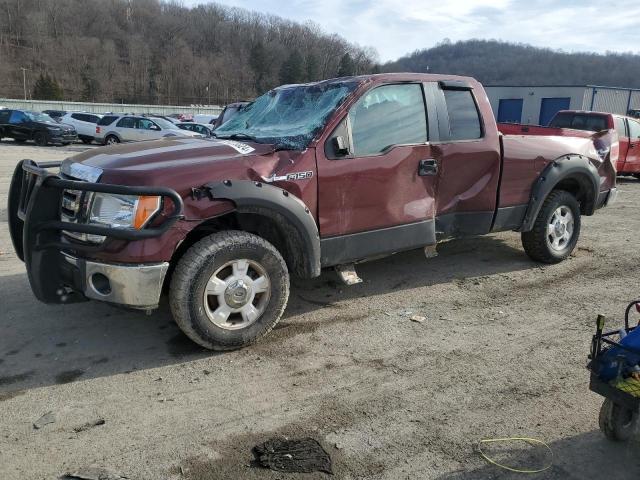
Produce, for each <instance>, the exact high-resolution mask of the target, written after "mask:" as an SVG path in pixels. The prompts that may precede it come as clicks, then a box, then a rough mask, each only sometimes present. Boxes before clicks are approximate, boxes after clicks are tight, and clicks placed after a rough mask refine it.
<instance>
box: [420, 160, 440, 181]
mask: <svg viewBox="0 0 640 480" xmlns="http://www.w3.org/2000/svg"><path fill="white" fill-rule="evenodd" d="M437 174H438V162H437V160H435V159H433V158H427V159H426V160H420V162H419V163H418V175H419V176H421V177H428V176H434V175H437Z"/></svg>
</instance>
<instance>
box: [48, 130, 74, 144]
mask: <svg viewBox="0 0 640 480" xmlns="http://www.w3.org/2000/svg"><path fill="white" fill-rule="evenodd" d="M49 141H50V142H51V143H73V142H76V141H78V134H77V133H76V132H73V133H61V134H59V135H56V134H52V133H49Z"/></svg>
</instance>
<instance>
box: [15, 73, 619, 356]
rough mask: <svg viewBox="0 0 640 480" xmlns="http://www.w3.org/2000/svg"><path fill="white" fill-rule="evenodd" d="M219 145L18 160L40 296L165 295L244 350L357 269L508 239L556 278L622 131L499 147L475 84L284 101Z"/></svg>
mask: <svg viewBox="0 0 640 480" xmlns="http://www.w3.org/2000/svg"><path fill="white" fill-rule="evenodd" d="M216 136H217V138H216V139H215V140H212V141H206V142H205V141H201V140H196V139H186V140H180V141H178V140H177V139H173V140H172V139H168V140H163V141H156V142H145V143H144V144H140V145H130V146H126V147H124V146H117V147H111V148H110V149H109V150H105V149H95V150H90V151H87V152H84V153H81V154H79V155H76V156H74V157H70V158H68V159H66V160H65V161H64V162H62V164H61V165H60V173H59V174H56V173H54V172H53V171H50V170H47V168H48V167H56V164H52V163H48V164H47V165H43V166H39V165H37V164H36V163H35V162H33V161H31V160H24V161H22V162H20V163H19V165H18V166H17V168H16V170H15V173H14V177H13V180H12V183H11V187H10V194H9V208H8V218H9V224H10V232H11V237H12V239H13V244H14V248H15V250H16V252H17V255H18V257H19V258H21V259H24V261H25V263H26V268H27V269H28V271H29V275H28V278H29V281H30V282H31V287H32V290H33V292H34V294H35V296H36V297H37V298H38V299H39V300H41V301H43V302H46V303H58V304H60V303H73V302H79V301H84V300H87V299H95V300H101V301H106V302H110V303H114V304H120V305H125V306H128V307H133V308H138V309H142V310H147V311H149V310H152V309H154V308H156V307H157V306H158V304H159V300H160V295H161V292H162V291H163V288H164V287H168V292H169V305H170V308H171V311H172V313H173V317H174V319H175V320H176V322H177V324H178V325H179V326H180V328H182V330H183V331H184V332H185V334H186V335H188V336H189V337H190V338H191V339H192V340H194V341H195V342H197V343H198V344H200V345H202V346H204V347H206V348H210V349H219V350H224V349H234V348H239V347H243V346H245V345H248V344H251V343H253V342H255V341H257V340H258V339H259V338H260V337H262V336H263V335H266V334H267V333H268V332H269V331H270V330H271V329H272V328H273V327H274V325H275V324H276V323H277V322H278V320H279V319H280V316H281V315H282V313H283V311H284V309H285V308H286V305H287V299H288V297H289V275H290V274H294V275H297V276H299V277H303V278H312V277H317V276H319V275H320V272H321V269H322V268H329V267H335V268H336V272H337V273H338V276H339V278H340V279H341V280H342V281H343V282H345V283H347V284H353V283H357V282H358V281H359V280H360V279H359V277H358V275H357V272H356V268H355V264H356V263H357V262H360V261H363V260H367V259H374V258H378V257H380V256H383V255H391V254H393V253H396V252H401V251H403V250H411V249H417V248H423V247H425V252H426V253H428V255H429V256H432V253H433V250H434V247H435V246H436V244H437V242H438V241H440V240H442V239H446V238H450V237H459V236H463V235H478V234H487V233H490V232H498V231H508V230H514V231H517V232H521V238H522V244H523V246H524V250H525V252H526V253H527V254H528V255H529V256H530V257H531V258H532V259H534V260H536V261H539V262H544V263H558V262H560V261H562V260H564V259H565V258H567V257H568V256H569V255H570V254H571V252H572V251H573V249H574V248H575V246H576V244H577V242H578V237H579V235H580V229H581V217H582V216H583V215H592V214H594V212H595V211H596V210H598V209H599V208H601V207H603V206H605V205H609V204H611V203H612V202H613V201H614V200H615V198H616V192H617V190H616V175H615V169H614V167H613V163H614V162H615V161H616V160H617V158H616V153H617V150H616V149H615V148H609V149H607V148H605V147H606V146H607V145H608V146H610V147H611V146H613V145H614V143H615V141H616V134H615V132H613V131H610V130H607V131H604V132H598V133H594V134H592V135H590V136H588V137H580V136H578V137H567V136H565V137H563V136H523V135H501V134H500V133H499V132H498V129H497V128H496V123H495V120H494V116H493V112H492V111H491V105H490V103H489V100H488V98H487V96H486V94H485V91H484V89H483V87H482V85H481V84H480V83H479V82H477V81H476V80H474V79H472V78H468V77H456V76H449V75H429V74H382V75H363V76H358V77H346V78H338V79H333V80H325V81H322V82H317V83H310V84H304V85H288V86H283V87H280V88H276V89H274V90H272V91H270V92H268V93H266V94H264V95H263V96H261V97H259V98H258V99H257V100H256V101H255V102H254V103H253V104H252V105H251V106H249V107H246V108H245V109H243V110H242V111H241V112H240V113H238V114H237V115H236V117H235V118H233V119H231V120H230V121H229V122H227V123H225V124H223V125H222V126H221V127H219V128H218V129H217V130H216ZM37 177H40V181H35V180H36V179H37ZM59 179H64V182H61V181H60V180H59ZM24 186H27V187H28V188H24ZM51 205H61V207H60V210H57V209H55V208H51ZM56 222H57V223H56ZM42 225H47V227H48V228H47V230H45V231H44V232H46V234H44V233H43V230H42ZM35 232H40V233H38V234H36V233H35ZM42 244H46V245H47V247H48V248H42ZM414 268H420V267H419V266H415V267H414ZM424 268H425V270H426V271H427V273H428V267H427V266H425V267H424Z"/></svg>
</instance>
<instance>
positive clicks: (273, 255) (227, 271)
mask: <svg viewBox="0 0 640 480" xmlns="http://www.w3.org/2000/svg"><path fill="white" fill-rule="evenodd" d="M244 266H246V267H247V268H246V270H244V268H243V267H244ZM236 267H237V268H236ZM243 271H245V272H246V273H244V274H243V273H238V272H243ZM214 277H215V278H216V280H215V281H212V280H213V279H214ZM260 278H262V279H263V280H260ZM265 278H266V280H264V279H265ZM254 281H255V283H254ZM207 287H208V288H209V289H210V290H209V294H205V292H206V288H207ZM254 290H255V291H258V290H260V291H261V292H260V293H254ZM247 296H248V297H249V298H248V299H247ZM288 298H289V272H288V270H287V265H286V263H285V261H284V259H283V258H282V255H280V252H278V250H277V249H276V248H275V247H274V246H273V245H271V244H270V243H269V242H267V241H266V240H264V239H263V238H261V237H258V236H257V235H253V234H251V233H247V232H241V231H224V232H219V233H215V234H213V235H209V236H208V237H205V238H204V239H202V240H200V241H199V242H197V243H196V244H194V245H193V246H192V247H191V248H189V250H187V252H186V253H185V254H184V256H183V257H182V258H181V259H180V261H179V262H178V264H177V266H176V269H175V271H174V273H173V276H172V278H171V284H170V287H169V304H170V307H171V312H172V313H173V317H174V319H175V321H176V323H177V324H178V326H179V327H180V329H181V330H182V331H183V332H184V333H185V334H186V335H187V336H188V337H189V338H190V339H191V340H193V341H194V342H196V343H197V344H199V345H201V346H203V347H205V348H208V349H211V350H233V349H237V348H242V347H245V346H247V345H250V344H252V343H255V342H256V341H257V340H259V339H260V338H261V337H263V336H264V335H266V334H267V333H269V332H270V331H271V329H272V328H273V327H274V326H275V325H276V324H277V323H278V320H280V317H281V316H282V313H283V312H284V309H285V307H286V305H287V300H288ZM247 300H248V301H247ZM234 302H238V303H234ZM250 305H251V306H250ZM252 307H253V310H252ZM230 309H232V313H231V314H229V313H228V312H229V310H230ZM225 314H226V315H227V316H226V317H225Z"/></svg>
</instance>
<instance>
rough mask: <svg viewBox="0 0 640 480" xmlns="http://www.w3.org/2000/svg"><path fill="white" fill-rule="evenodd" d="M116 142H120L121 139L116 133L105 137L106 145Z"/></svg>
mask: <svg viewBox="0 0 640 480" xmlns="http://www.w3.org/2000/svg"><path fill="white" fill-rule="evenodd" d="M116 143H120V139H119V138H118V137H116V136H115V135H109V136H108V137H107V138H105V139H104V144H105V145H115V144H116Z"/></svg>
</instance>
